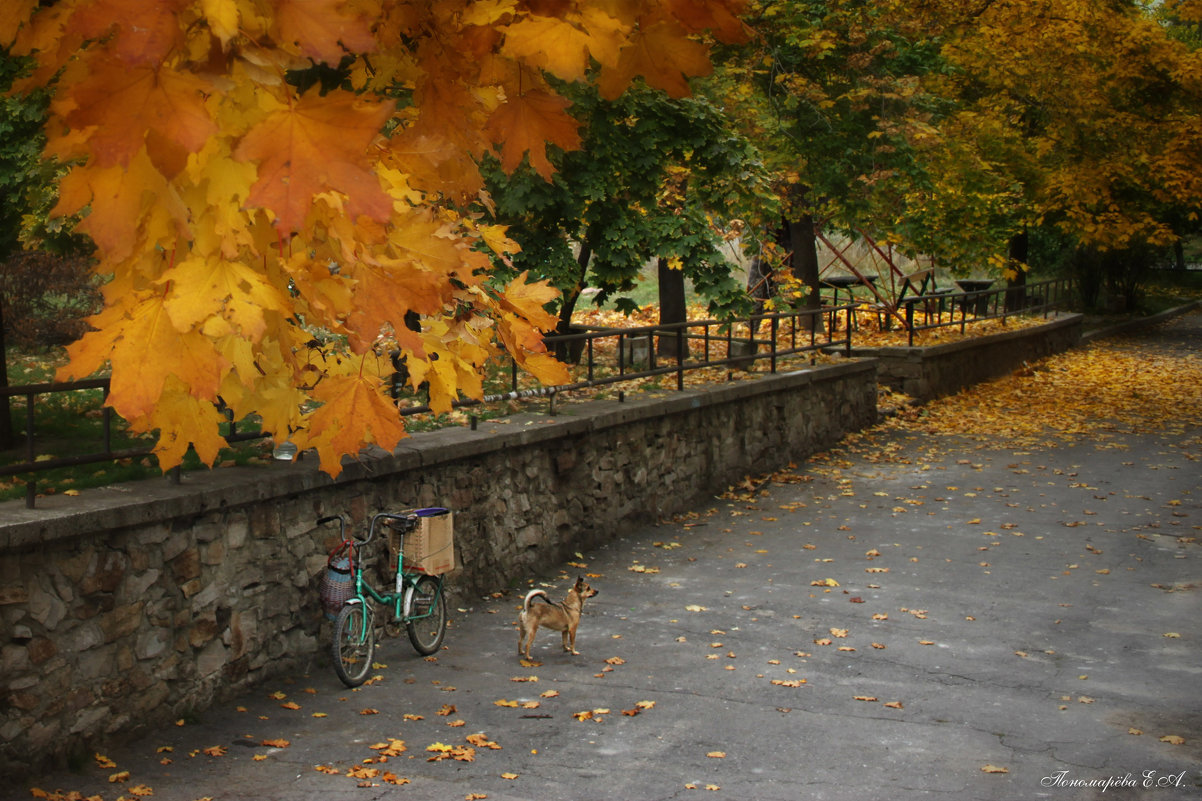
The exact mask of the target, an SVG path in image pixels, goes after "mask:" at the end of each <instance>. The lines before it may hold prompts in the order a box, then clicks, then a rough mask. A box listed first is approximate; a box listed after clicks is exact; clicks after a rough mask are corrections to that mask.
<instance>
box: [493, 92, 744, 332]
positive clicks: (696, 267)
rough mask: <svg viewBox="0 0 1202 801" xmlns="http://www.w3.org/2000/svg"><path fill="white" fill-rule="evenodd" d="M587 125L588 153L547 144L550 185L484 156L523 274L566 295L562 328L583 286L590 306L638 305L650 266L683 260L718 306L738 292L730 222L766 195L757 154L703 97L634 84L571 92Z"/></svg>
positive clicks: (732, 302)
mask: <svg viewBox="0 0 1202 801" xmlns="http://www.w3.org/2000/svg"><path fill="white" fill-rule="evenodd" d="M562 91H563V93H564V94H565V95H566V96H569V97H570V98H571V99H572V100H573V103H574V105H573V107H572V113H573V114H574V115H575V116H576V118H577V119H579V120H581V122H582V123H583V131H582V139H583V145H582V147H581V149H580V150H577V151H571V152H566V153H565V152H562V151H557V150H552V151H550V158H551V161H552V163H553V164H554V165H555V167H556V170H557V171H556V173H555V174H554V176H553V177H552V179H551V180H550V181H545V180H543V178H542V177H541V176H539V175H538V174H537V173H536V172H535V171H534V170H533V169H531V168H530V167H529V165H528V164H523V165H522V167H521V168H520V169H518V170H517V171H516V172H515V173H514V174H513V175H511V176H506V175H504V173H503V172H502V171H501V170H500V168H499V166H498V165H497V164H496V162H495V161H488V160H486V163H485V170H484V172H485V176H486V180H487V182H488V188H489V192H490V194H491V195H492V198H493V200H494V202H495V207H496V216H497V218H498V221H499V222H501V223H503V224H505V225H507V226H509V234H510V236H511V237H513V239H514V240H516V241H517V242H518V243H519V244H520V245H521V246H522V252H521V253H519V254H518V255H517V256H516V257H515V258H514V267H515V268H516V269H517V270H530V272H531V274H532V275H535V276H538V277H545V278H548V279H550V280H551V282H552V284H553V285H554V286H556V287H557V288H558V289H559V290H560V291H561V292H562V293H563V295H564V299H563V301H562V305H561V307H560V312H561V324H562V323H565V322H566V321H567V319H568V318H569V317H570V314H571V311H572V309H573V307H574V305H575V303H576V300H577V298H578V297H579V296H580V294H581V292H582V291H583V290H584V289H585V288H586V287H589V286H591V287H593V288H595V289H597V290H598V291H597V293H596V295H595V296H594V302H596V303H598V304H601V303H604V302H606V301H612V302H614V303H615V304H616V305H617V306H618V308H620V309H625V310H633V306H634V304H633V302H632V301H630V300H629V298H626V297H623V295H624V294H625V293H629V292H631V291H632V290H633V289H634V288H635V281H636V279H637V277H638V275H639V272H640V270H641V269H642V268H643V267H644V265H646V264H647V262H648V261H650V260H652V259H656V258H661V257H662V258H666V259H669V260H671V261H672V262H673V264H674V265H679V266H680V267H681V268H682V269H683V270H684V271H685V274H686V276H688V277H689V278H690V279H691V280H692V282H693V285H694V287H695V288H696V289H697V291H698V292H699V293H701V294H702V295H703V296H704V297H705V298H707V299H708V300H709V301H710V303H711V308H712V309H714V310H715V311H718V310H730V309H733V308H735V307H737V306H738V304H739V302H740V297H741V290H740V288H739V286H738V284H737V282H735V281H734V280H733V279H732V278H731V276H730V265H729V262H728V261H727V260H726V258H725V256H724V254H723V253H722V251H721V246H722V244H723V242H724V235H728V233H729V232H730V231H731V230H732V226H733V228H734V229H737V228H738V223H735V222H734V220H736V219H741V218H742V217H743V215H746V214H747V213H754V210H755V207H756V204H757V203H762V202H764V200H765V195H766V193H765V192H764V191H763V189H762V187H761V184H762V178H761V173H760V165H759V162H758V159H757V154H756V153H755V151H754V150H753V149H752V148H751V147H750V146H749V145H748V144H747V142H746V141H744V140H743V139H741V138H739V137H737V136H735V135H734V134H732V133H731V132H730V131H729V130H727V128H726V127H725V125H724V119H723V116H722V114H721V113H720V112H719V110H718V109H717V108H715V107H714V106H713V105H711V104H710V103H708V102H707V101H705V100H703V99H696V98H694V99H684V100H673V99H671V98H669V97H667V96H666V95H665V94H663V93H662V92H659V91H656V90H652V89H648V88H646V87H642V86H636V87H634V88H632V89H630V90H628V91H627V92H626V93H625V94H623V95H622V96H621V97H619V98H618V99H617V100H613V101H606V100H603V99H601V98H600V97H599V96H598V94H597V93H596V92H595V91H594V90H591V89H587V88H582V87H565V88H564V89H563V90H562Z"/></svg>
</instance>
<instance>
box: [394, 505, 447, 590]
mask: <svg viewBox="0 0 1202 801" xmlns="http://www.w3.org/2000/svg"><path fill="white" fill-rule="evenodd" d="M417 515H418V516H419V517H420V518H421V520H419V521H418V524H417V526H415V527H414V528H413V530H412V531H410V532H408V533H407V534H405V535H404V542H405V570H407V571H415V572H420V573H429V574H430V575H439V574H440V573H450V572H451V571H452V570H454V569H455V515H454V513H453V512H451V511H450V510H449V509H442V508H433V509H418V510H417ZM400 542H401V535H400V534H398V533H397V532H395V531H393V532H389V535H388V569H389V572H390V573H392V574H394V575H395V574H396V569H397V555H398V552H399V547H398V546H399V544H400Z"/></svg>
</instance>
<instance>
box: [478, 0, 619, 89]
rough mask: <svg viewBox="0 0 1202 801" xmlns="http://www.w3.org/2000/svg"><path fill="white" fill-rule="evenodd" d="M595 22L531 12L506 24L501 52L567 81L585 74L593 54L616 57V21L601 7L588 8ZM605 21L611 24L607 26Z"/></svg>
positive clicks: (607, 58)
mask: <svg viewBox="0 0 1202 801" xmlns="http://www.w3.org/2000/svg"><path fill="white" fill-rule="evenodd" d="M583 13H584V14H586V15H587V17H588V20H589V21H590V22H592V23H593V24H592V25H591V26H588V27H586V26H585V25H584V24H581V23H582V22H583V21H584V20H583V19H581V18H579V17H577V19H575V20H573V19H559V18H557V17H537V16H531V17H529V18H526V19H521V20H518V21H517V22H514V23H513V24H512V25H509V26H507V27H506V28H505V43H504V45H503V47H502V49H501V52H502V53H504V54H506V55H508V56H510V57H512V58H515V59H519V60H522V61H524V62H526V63H527V64H531V65H533V66H536V67H539V68H540V69H544V70H546V71H547V72H549V73H551V74H552V75H555V76H557V77H559V78H563V79H564V80H565V81H578V80H581V79H583V78H584V76H585V73H586V72H587V70H588V66H589V56H590V54H591V55H593V56H594V57H595V58H596V59H597V60H598V61H599V62H601V63H603V64H605V63H612V62H613V61H615V60H616V57H617V53H618V49H619V45H620V43H621V40H620V37H619V36H618V31H617V26H616V21H615V20H613V18H612V17H610V16H609V15H608V14H605V13H604V12H602V11H598V10H584V12H583ZM603 21H608V22H609V23H610V25H608V26H604V25H603V24H602V22H603Z"/></svg>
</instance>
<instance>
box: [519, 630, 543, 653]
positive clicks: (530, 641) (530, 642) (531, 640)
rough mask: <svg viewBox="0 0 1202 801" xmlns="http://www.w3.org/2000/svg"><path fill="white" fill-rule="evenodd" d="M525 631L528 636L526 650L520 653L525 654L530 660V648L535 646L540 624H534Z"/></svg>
mask: <svg viewBox="0 0 1202 801" xmlns="http://www.w3.org/2000/svg"><path fill="white" fill-rule="evenodd" d="M524 631H525V634H526V650H525V651H524V652H519V653H524V654H525V657H526V658H527V659H530V658H531V657H530V646H532V645H534V634H535V632H537V631H538V623H537V622H536V623H534V624H533V625H531V626H530V627H529V628H526V629H524Z"/></svg>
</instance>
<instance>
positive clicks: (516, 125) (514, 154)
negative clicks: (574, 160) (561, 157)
mask: <svg viewBox="0 0 1202 801" xmlns="http://www.w3.org/2000/svg"><path fill="white" fill-rule="evenodd" d="M569 105H571V104H570V103H569V102H568V101H567V100H565V99H564V98H562V97H560V96H559V95H556V94H552V93H551V92H548V91H545V90H542V89H531V90H528V91H526V92H524V93H523V94H521V95H518V96H517V97H511V98H508V99H507V101H506V102H505V103H503V104H502V105H501V106H500V107H499V108H498V109H497V110H496V111H495V112H493V115H492V116H491V117H490V118H489V120H488V133H489V136H490V137H492V140H493V141H494V142H498V143H501V168H502V169H504V170H505V171H506V172H513V171H514V170H515V169H517V167H518V165H519V164H521V163H522V156H523V155H526V154H529V156H530V166H531V167H533V168H534V169H535V170H536V171H537V172H538V174H539V175H541V176H543V178H545V179H547V180H548V181H549V180H551V175H552V173H554V172H555V168H554V167H552V166H551V162H550V161H548V160H547V143H548V142H549V143H552V144H555V145H558V146H559V147H561V148H563V149H564V150H576V149H577V148H579V147H580V132H579V131H578V130H577V129H578V128H579V123H577V122H576V121H575V120H574V119H572V118H571V117H570V116H569V115H568V113H567V111H565V109H566V108H567V107H568V106H569Z"/></svg>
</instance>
